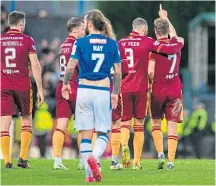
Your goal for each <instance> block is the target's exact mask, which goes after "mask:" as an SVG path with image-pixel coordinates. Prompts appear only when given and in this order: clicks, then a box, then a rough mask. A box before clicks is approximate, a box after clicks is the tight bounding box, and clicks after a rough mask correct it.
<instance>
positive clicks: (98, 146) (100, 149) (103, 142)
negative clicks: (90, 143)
mask: <svg viewBox="0 0 216 186" xmlns="http://www.w3.org/2000/svg"><path fill="white" fill-rule="evenodd" d="M107 143H108V136H107V135H106V134H101V135H100V136H98V138H97V139H96V141H95V144H94V149H93V152H92V155H93V156H94V157H95V158H96V160H97V162H100V157H101V156H102V155H103V153H104V152H105V150H106V147H107Z"/></svg>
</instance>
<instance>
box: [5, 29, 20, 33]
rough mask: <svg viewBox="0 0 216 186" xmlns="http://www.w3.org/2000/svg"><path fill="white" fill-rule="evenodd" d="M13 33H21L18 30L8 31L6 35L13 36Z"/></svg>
mask: <svg viewBox="0 0 216 186" xmlns="http://www.w3.org/2000/svg"><path fill="white" fill-rule="evenodd" d="M15 33H21V32H20V31H19V30H18V29H10V30H8V32H7V34H15Z"/></svg>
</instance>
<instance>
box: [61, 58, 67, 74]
mask: <svg viewBox="0 0 216 186" xmlns="http://www.w3.org/2000/svg"><path fill="white" fill-rule="evenodd" d="M65 71H66V58H65V56H64V55H61V56H60V74H61V76H63V75H64V74H65Z"/></svg>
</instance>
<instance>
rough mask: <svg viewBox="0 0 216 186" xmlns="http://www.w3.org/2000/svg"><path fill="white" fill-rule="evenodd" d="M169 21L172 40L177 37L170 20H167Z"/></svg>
mask: <svg viewBox="0 0 216 186" xmlns="http://www.w3.org/2000/svg"><path fill="white" fill-rule="evenodd" d="M167 21H168V22H169V29H170V33H169V35H170V38H172V37H175V36H177V33H176V30H175V28H174V26H173V25H172V23H171V22H170V20H169V19H168V18H167Z"/></svg>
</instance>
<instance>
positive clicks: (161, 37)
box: [157, 35, 168, 40]
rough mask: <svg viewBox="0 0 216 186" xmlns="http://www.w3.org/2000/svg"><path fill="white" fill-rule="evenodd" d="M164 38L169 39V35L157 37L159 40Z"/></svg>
mask: <svg viewBox="0 0 216 186" xmlns="http://www.w3.org/2000/svg"><path fill="white" fill-rule="evenodd" d="M164 38H168V35H167V36H157V40H160V39H164Z"/></svg>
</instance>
